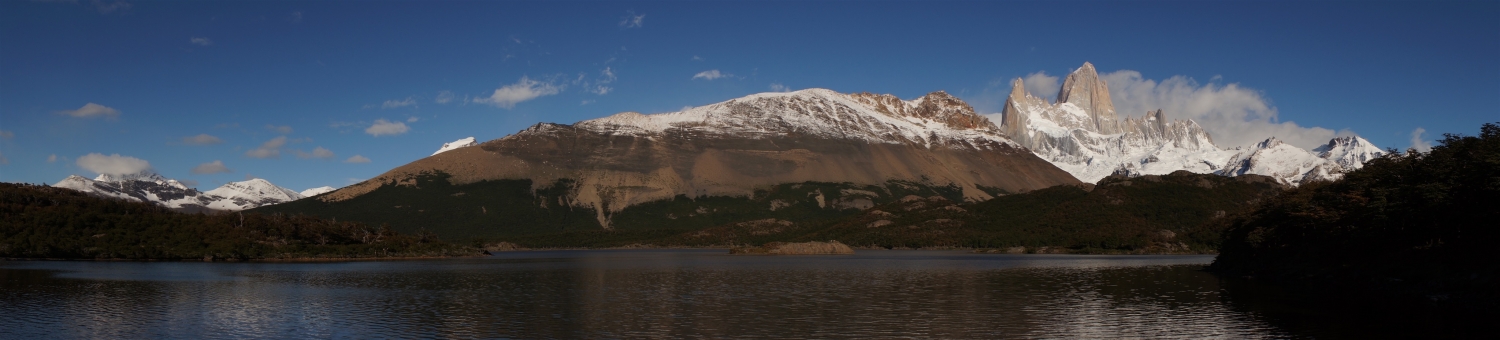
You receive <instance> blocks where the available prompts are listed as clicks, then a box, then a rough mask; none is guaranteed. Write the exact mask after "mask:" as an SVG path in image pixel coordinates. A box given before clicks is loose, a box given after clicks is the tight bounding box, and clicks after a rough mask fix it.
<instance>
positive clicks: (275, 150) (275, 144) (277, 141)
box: [245, 136, 286, 159]
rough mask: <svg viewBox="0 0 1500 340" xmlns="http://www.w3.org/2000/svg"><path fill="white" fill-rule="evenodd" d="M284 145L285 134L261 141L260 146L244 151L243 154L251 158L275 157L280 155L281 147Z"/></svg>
mask: <svg viewBox="0 0 1500 340" xmlns="http://www.w3.org/2000/svg"><path fill="white" fill-rule="evenodd" d="M283 146H286V136H277V137H276V138H271V140H268V141H266V142H265V143H262V144H261V145H260V147H258V148H255V149H251V150H250V151H246V152H245V156H249V157H252V158H262V159H264V158H277V157H281V147H283Z"/></svg>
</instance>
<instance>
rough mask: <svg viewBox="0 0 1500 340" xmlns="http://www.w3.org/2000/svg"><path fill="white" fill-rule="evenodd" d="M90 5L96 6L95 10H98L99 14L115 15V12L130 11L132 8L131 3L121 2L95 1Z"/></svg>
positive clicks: (117, 0)
mask: <svg viewBox="0 0 1500 340" xmlns="http://www.w3.org/2000/svg"><path fill="white" fill-rule="evenodd" d="M89 4H90V5H92V6H94V9H96V10H98V11H99V13H104V14H109V13H113V12H115V11H125V10H129V9H130V6H131V5H130V3H128V2H124V1H119V0H116V1H115V2H111V3H106V2H104V1H103V0H93V1H91V2H90V3H89Z"/></svg>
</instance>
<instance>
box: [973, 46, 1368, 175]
mask: <svg viewBox="0 0 1500 340" xmlns="http://www.w3.org/2000/svg"><path fill="white" fill-rule="evenodd" d="M1011 86H1012V88H1011V93H1010V96H1009V98H1007V100H1006V103H1005V107H1004V109H1003V111H1002V112H1001V114H1002V116H1001V117H1002V118H1001V129H1002V130H1003V131H1004V132H1005V134H1006V135H1007V136H1009V137H1011V139H1012V140H1014V141H1016V142H1017V143H1019V144H1021V145H1023V146H1026V147H1027V148H1028V149H1031V151H1032V152H1033V153H1035V154H1036V155H1037V156H1038V157H1041V158H1042V159H1045V160H1047V161H1048V162H1051V163H1052V164H1053V165H1056V166H1057V167H1058V168H1061V169H1063V170H1064V171H1067V172H1068V173H1070V174H1072V175H1073V176H1074V177H1076V178H1078V179H1079V180H1081V181H1084V182H1090V183H1093V182H1097V181H1099V180H1100V179H1103V178H1104V177H1106V176H1109V175H1112V174H1123V175H1134V176H1139V175H1163V174H1168V173H1172V172H1174V171H1178V170H1187V171H1190V172H1195V173H1216V174H1220V175H1226V176H1237V175H1243V174H1258V175H1267V176H1271V177H1273V178H1276V179H1277V180H1278V181H1280V182H1281V183H1282V184H1289V185H1297V184H1300V183H1302V182H1304V181H1309V180H1335V179H1338V178H1340V176H1342V175H1341V174H1342V173H1344V172H1347V171H1350V170H1353V169H1358V168H1359V167H1361V166H1363V164H1364V162H1366V161H1369V160H1370V159H1373V158H1375V157H1379V155H1381V154H1383V153H1384V152H1382V151H1380V149H1379V148H1376V147H1374V146H1372V145H1370V142H1369V141H1367V140H1364V139H1363V138H1359V137H1354V136H1351V137H1339V138H1335V139H1333V140H1331V141H1329V144H1327V145H1324V146H1322V147H1319V148H1317V149H1315V150H1313V151H1307V150H1303V149H1300V148H1297V147H1294V146H1291V145H1287V144H1283V143H1281V142H1280V141H1278V140H1275V138H1274V137H1273V138H1271V139H1269V140H1267V141H1266V142H1262V143H1259V144H1256V145H1251V146H1246V147H1237V148H1232V149H1220V148H1219V147H1218V146H1216V145H1214V142H1213V138H1212V137H1211V136H1209V134H1208V132H1206V131H1204V130H1203V127H1201V126H1198V123H1196V122H1193V121H1192V120H1169V119H1167V117H1166V114H1165V113H1164V112H1162V111H1161V110H1156V111H1153V112H1146V113H1145V114H1144V115H1142V116H1141V117H1140V118H1125V119H1123V120H1122V119H1120V118H1119V117H1118V116H1116V114H1115V110H1114V103H1113V102H1111V100H1110V97H1109V87H1108V84H1106V83H1105V82H1104V80H1102V79H1099V76H1098V73H1097V71H1095V69H1094V65H1093V64H1090V63H1084V64H1083V67H1079V68H1078V69H1077V70H1074V71H1073V73H1071V74H1069V75H1068V77H1067V79H1066V80H1065V81H1064V82H1063V86H1062V89H1060V90H1059V92H1058V96H1057V102H1056V103H1052V102H1049V101H1047V100H1046V99H1044V98H1040V97H1036V96H1033V95H1031V94H1030V93H1027V92H1026V90H1025V84H1023V83H1022V81H1021V79H1016V80H1015V81H1014V82H1012V83H1011Z"/></svg>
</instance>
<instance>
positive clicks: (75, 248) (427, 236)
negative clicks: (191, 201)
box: [0, 183, 479, 260]
mask: <svg viewBox="0 0 1500 340" xmlns="http://www.w3.org/2000/svg"><path fill="white" fill-rule="evenodd" d="M477 253H479V250H478V249H477V248H473V247H461V246H456V245H453V244H448V243H444V242H442V241H440V240H439V239H438V238H437V237H436V236H435V235H433V234H431V233H427V232H420V233H417V234H415V235H404V234H400V233H397V232H394V231H391V230H390V229H389V228H385V227H374V226H370V225H365V224H361V223H355V222H347V221H346V222H339V221H336V220H325V219H319V218H314V217H308V216H287V215H279V214H272V215H267V214H256V213H246V214H238V213H234V214H219V215H203V214H184V213H178V212H174V211H171V210H169V209H167V208H164V207H160V206H157V205H153V204H150V203H141V202H128V201H123V200H115V199H105V198H98V197H94V196H90V195H88V194H85V193H82V192H78V191H74V190H70V189H63V188H54V187H48V186H37V185H27V184H12V183H0V258H7V257H8V258H71V259H238V260H243V259H270V258H363V257H410V256H454V255H473V254H477Z"/></svg>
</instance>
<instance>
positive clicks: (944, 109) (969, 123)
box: [912, 91, 997, 130]
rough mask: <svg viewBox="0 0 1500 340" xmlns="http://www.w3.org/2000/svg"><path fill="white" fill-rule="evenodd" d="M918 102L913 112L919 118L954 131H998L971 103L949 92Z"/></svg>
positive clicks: (936, 94) (923, 98)
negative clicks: (940, 123) (937, 122)
mask: <svg viewBox="0 0 1500 340" xmlns="http://www.w3.org/2000/svg"><path fill="white" fill-rule="evenodd" d="M918 102H920V104H917V107H916V109H915V110H913V112H912V113H913V115H915V116H917V117H920V118H927V119H932V120H936V121H939V122H942V123H943V124H944V125H947V126H948V127H950V128H954V129H986V130H996V129H997V128H996V127H995V125H994V123H991V122H990V120H989V119H987V118H984V116H980V115H979V113H977V112H974V107H971V106H969V103H965V102H964V101H963V100H961V99H958V98H957V97H954V96H953V95H950V94H948V92H944V91H937V92H933V93H928V94H927V95H926V96H922V98H920V99H918Z"/></svg>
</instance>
